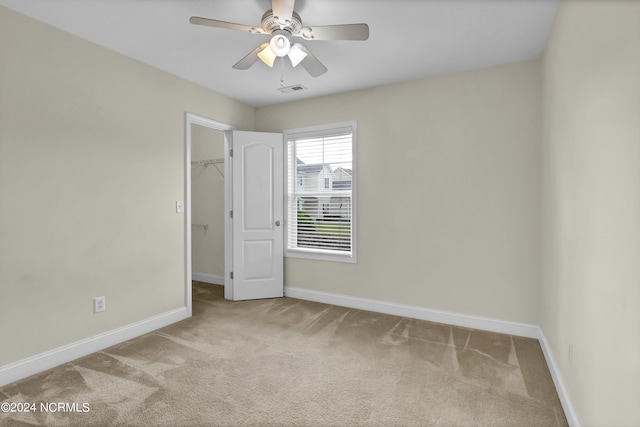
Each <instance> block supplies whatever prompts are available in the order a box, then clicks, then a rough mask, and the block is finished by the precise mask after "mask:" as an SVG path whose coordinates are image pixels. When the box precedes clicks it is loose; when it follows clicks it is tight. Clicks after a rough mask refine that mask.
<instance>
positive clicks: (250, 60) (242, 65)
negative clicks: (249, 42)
mask: <svg viewBox="0 0 640 427" xmlns="http://www.w3.org/2000/svg"><path fill="white" fill-rule="evenodd" d="M267 46H269V43H262V44H261V45H260V46H258V47H257V48H255V49H253V50H252V51H251V52H249V54H248V55H247V56H245V57H244V58H242V59H241V60H240V61H238V62H236V64H235V65H234V66H233V67H231V68H235V69H236V70H247V69H249V68H250V67H251V66H252V65H253V64H255V63H256V62H257V61H258V59H260V58H259V57H258V53H260V52H262V50H263V49H264V48H265V47H267Z"/></svg>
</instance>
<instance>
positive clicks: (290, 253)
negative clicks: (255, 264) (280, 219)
mask: <svg viewBox="0 0 640 427" xmlns="http://www.w3.org/2000/svg"><path fill="white" fill-rule="evenodd" d="M345 131H351V171H352V176H351V252H347V253H341V252H340V251H332V250H323V249H311V248H289V230H290V227H289V225H290V224H289V209H288V205H289V198H290V196H291V195H290V193H289V179H288V177H289V172H290V169H291V167H292V166H293V167H296V165H291V164H289V141H290V140H293V139H301V138H313V137H321V136H330V135H335V134H336V133H341V132H345ZM283 135H284V143H285V150H284V151H285V153H284V155H285V159H284V164H285V165H286V166H285V180H284V181H285V184H284V186H285V188H284V195H285V197H284V199H285V200H284V203H285V206H284V208H285V212H286V213H287V214H286V217H287V218H286V219H285V230H284V231H285V253H284V256H285V257H288V258H304V259H313V260H321V261H337V262H347V263H357V262H358V257H357V253H358V203H357V200H358V199H357V188H358V185H357V176H358V172H357V164H358V161H357V160H358V157H357V156H358V154H357V153H358V150H357V147H358V143H357V142H358V129H357V122H356V121H355V120H352V121H348V122H340V123H331V124H326V125H320V126H310V127H304V128H297V129H288V130H285V131H284V132H283ZM293 161H294V162H295V159H294V160H293ZM294 185H295V183H294Z"/></svg>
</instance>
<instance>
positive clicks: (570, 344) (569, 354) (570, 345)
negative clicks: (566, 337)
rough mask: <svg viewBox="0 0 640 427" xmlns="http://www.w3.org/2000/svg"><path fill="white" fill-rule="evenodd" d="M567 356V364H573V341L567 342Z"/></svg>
mask: <svg viewBox="0 0 640 427" xmlns="http://www.w3.org/2000/svg"><path fill="white" fill-rule="evenodd" d="M567 357H568V358H569V365H573V343H571V342H570V343H569V349H568V353H567Z"/></svg>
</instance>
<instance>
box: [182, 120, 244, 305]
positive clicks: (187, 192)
mask: <svg viewBox="0 0 640 427" xmlns="http://www.w3.org/2000/svg"><path fill="white" fill-rule="evenodd" d="M184 123H185V137H184V182H185V189H184V198H185V203H184V216H185V221H184V222H185V230H184V231H185V299H186V301H185V302H186V304H185V305H186V308H187V312H188V315H189V317H191V316H192V302H191V287H192V280H193V271H192V265H191V263H192V253H191V126H192V125H199V126H204V127H206V128H209V129H213V130H217V131H221V132H224V165H225V174H224V175H225V176H224V210H225V212H229V210H230V209H231V188H232V179H231V177H232V176H233V169H232V165H231V162H230V161H229V160H230V158H229V152H230V150H231V147H232V133H233V131H234V130H235V129H236V128H235V127H234V126H231V125H229V124H226V123H222V122H218V121H216V120H212V119H208V118H206V117H202V116H199V115H197V114H193V113H188V112H187V113H185V119H184ZM232 242H233V240H232V238H231V219H230V217H229V215H225V220H224V254H225V256H224V264H225V265H224V297H225V298H226V299H233V286H232V284H231V279H230V277H229V273H230V272H231V270H232V267H231V266H232V264H231V263H232V254H233V252H232Z"/></svg>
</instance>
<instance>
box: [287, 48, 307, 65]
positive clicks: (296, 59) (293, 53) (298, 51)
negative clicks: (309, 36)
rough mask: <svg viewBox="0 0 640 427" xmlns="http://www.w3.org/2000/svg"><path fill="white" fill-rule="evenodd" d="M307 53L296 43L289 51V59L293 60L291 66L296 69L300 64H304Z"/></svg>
mask: <svg viewBox="0 0 640 427" xmlns="http://www.w3.org/2000/svg"><path fill="white" fill-rule="evenodd" d="M306 56H307V52H305V51H304V48H303V47H302V45H301V44H300V43H296V44H294V45H293V46H291V49H289V59H290V60H291V65H293V68H295V67H296V66H297V65H298V64H299V63H301V62H302V60H303V59H304V58H306Z"/></svg>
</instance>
